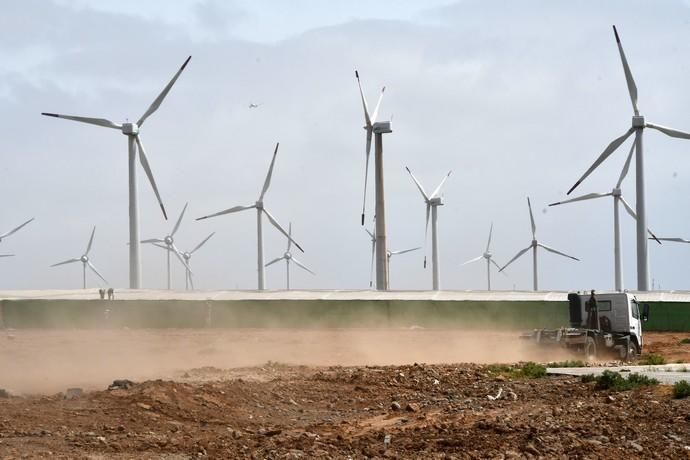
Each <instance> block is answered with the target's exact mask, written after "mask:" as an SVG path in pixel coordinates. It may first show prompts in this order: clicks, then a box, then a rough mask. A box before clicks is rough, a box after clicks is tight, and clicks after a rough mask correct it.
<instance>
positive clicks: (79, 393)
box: [65, 388, 84, 399]
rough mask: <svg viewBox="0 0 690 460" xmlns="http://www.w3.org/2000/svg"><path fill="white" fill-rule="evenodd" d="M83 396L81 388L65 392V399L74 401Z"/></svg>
mask: <svg viewBox="0 0 690 460" xmlns="http://www.w3.org/2000/svg"><path fill="white" fill-rule="evenodd" d="M83 394H84V390H82V389H81V388H68V389H67V391H65V399H74V398H78V397H80V396H82V395H83Z"/></svg>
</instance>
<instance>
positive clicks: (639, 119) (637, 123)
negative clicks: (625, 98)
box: [632, 115, 645, 128]
mask: <svg viewBox="0 0 690 460" xmlns="http://www.w3.org/2000/svg"><path fill="white" fill-rule="evenodd" d="M632 127H633V128H644V127H645V122H644V117H643V116H642V115H634V116H633V117H632Z"/></svg>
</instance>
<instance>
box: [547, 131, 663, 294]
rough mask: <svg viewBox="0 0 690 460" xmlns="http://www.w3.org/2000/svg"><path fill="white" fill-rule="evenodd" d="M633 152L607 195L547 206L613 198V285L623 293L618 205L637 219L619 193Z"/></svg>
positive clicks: (583, 197) (631, 150) (594, 194)
mask: <svg viewBox="0 0 690 460" xmlns="http://www.w3.org/2000/svg"><path fill="white" fill-rule="evenodd" d="M634 152H635V144H633V145H632V146H631V147H630V153H628V158H627V159H626V160H625V165H624V166H623V170H622V171H621V174H620V176H619V177H618V182H616V186H615V187H614V188H613V190H611V191H610V192H608V193H588V194H586V195H582V196H578V197H576V198H571V199H570V200H565V201H559V202H557V203H551V204H549V206H558V205H561V204H566V203H574V202H576V201H586V200H594V199H597V198H604V197H608V196H610V197H613V260H614V276H615V284H616V291H619V292H622V291H623V268H622V267H623V262H622V255H621V227H620V217H619V204H622V205H623V207H624V208H625V210H626V211H627V212H628V214H630V216H631V217H632V218H633V219H637V215H636V214H635V211H633V209H632V207H630V205H629V204H628V202H627V201H625V198H623V194H622V192H621V184H622V183H623V179H625V176H626V175H627V174H628V169H629V168H630V161H631V160H632V156H633V153H634ZM647 232H648V233H649V234H650V235H652V238H653V239H655V240H656V241H657V242H658V243H659V244H661V242H660V241H659V239H657V238H656V236H655V235H654V233H652V232H651V231H650V230H649V229H647Z"/></svg>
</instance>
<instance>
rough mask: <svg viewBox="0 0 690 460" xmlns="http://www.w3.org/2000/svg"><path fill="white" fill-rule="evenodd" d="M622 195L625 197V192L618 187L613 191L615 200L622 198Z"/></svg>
mask: <svg viewBox="0 0 690 460" xmlns="http://www.w3.org/2000/svg"><path fill="white" fill-rule="evenodd" d="M622 195H623V192H622V191H621V189H620V188H618V187H616V188H614V189H613V190H611V196H613V197H614V198H620V197H621V196H622Z"/></svg>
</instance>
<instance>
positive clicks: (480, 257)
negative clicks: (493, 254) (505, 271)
mask: <svg viewBox="0 0 690 460" xmlns="http://www.w3.org/2000/svg"><path fill="white" fill-rule="evenodd" d="M483 258H484V256H479V257H475V258H474V259H470V260H468V261H467V262H465V263H464V264H462V265H461V267H462V266H463V265H467V264H471V263H472V262H477V261H478V260H482V259H483ZM498 268H501V267H498Z"/></svg>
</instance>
